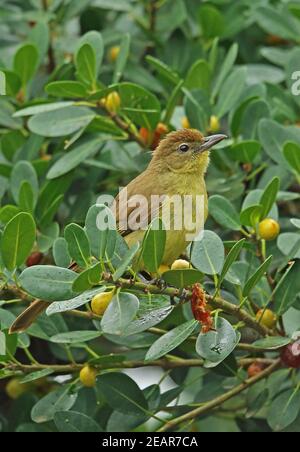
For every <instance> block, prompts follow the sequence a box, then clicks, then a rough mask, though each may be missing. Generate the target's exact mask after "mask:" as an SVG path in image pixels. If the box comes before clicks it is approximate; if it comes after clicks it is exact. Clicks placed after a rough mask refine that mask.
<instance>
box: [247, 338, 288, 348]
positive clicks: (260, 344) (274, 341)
mask: <svg viewBox="0 0 300 452" xmlns="http://www.w3.org/2000/svg"><path fill="white" fill-rule="evenodd" d="M290 343H291V339H290V338H288V337H280V336H270V337H265V338H263V339H259V340H258V341H255V342H254V343H253V344H252V346H253V347H256V348H258V349H261V348H263V349H266V350H278V349H280V348H283V347H285V346H286V345H288V344H290Z"/></svg>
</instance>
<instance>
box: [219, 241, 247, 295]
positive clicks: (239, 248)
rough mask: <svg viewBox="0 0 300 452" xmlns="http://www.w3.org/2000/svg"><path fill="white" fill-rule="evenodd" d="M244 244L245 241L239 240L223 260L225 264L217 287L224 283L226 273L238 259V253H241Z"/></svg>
mask: <svg viewBox="0 0 300 452" xmlns="http://www.w3.org/2000/svg"><path fill="white" fill-rule="evenodd" d="M244 244H245V239H242V240H240V241H239V242H237V243H236V244H235V245H234V246H233V247H232V248H231V250H230V252H229V253H228V256H227V257H226V260H225V263H224V266H223V270H222V273H221V275H220V279H219V287H221V284H222V282H223V281H224V279H225V277H226V275H227V273H228V271H229V270H230V267H231V266H232V264H233V263H234V262H235V261H236V260H237V258H238V257H239V255H240V252H241V251H242V249H243V246H244Z"/></svg>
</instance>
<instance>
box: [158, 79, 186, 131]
mask: <svg viewBox="0 0 300 452" xmlns="http://www.w3.org/2000/svg"><path fill="white" fill-rule="evenodd" d="M183 85H184V80H180V82H179V83H178V84H177V85H176V86H175V88H174V89H173V92H172V94H171V96H170V98H169V100H168V104H167V107H166V112H165V114H164V119H163V123H164V124H170V122H171V120H172V117H173V114H174V111H175V109H176V107H177V105H178V101H179V98H180V97H181V95H182V94H181V93H182V87H183Z"/></svg>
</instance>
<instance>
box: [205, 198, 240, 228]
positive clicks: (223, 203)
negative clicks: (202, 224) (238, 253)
mask: <svg viewBox="0 0 300 452" xmlns="http://www.w3.org/2000/svg"><path fill="white" fill-rule="evenodd" d="M209 212H210V214H211V215H212V217H213V218H214V220H215V221H216V222H217V223H219V224H220V225H221V226H224V227H225V228H227V229H231V230H233V231H239V230H240V229H241V223H240V218H239V214H238V212H237V211H236V209H235V207H234V205H233V204H232V203H231V202H230V201H228V199H226V198H224V197H223V196H219V195H215V196H212V197H211V198H210V199H209Z"/></svg>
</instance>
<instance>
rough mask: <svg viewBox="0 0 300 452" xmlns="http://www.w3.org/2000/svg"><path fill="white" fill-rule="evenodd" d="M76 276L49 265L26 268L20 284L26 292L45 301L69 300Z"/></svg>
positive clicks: (73, 273)
mask: <svg viewBox="0 0 300 452" xmlns="http://www.w3.org/2000/svg"><path fill="white" fill-rule="evenodd" d="M76 277H77V274H76V273H75V272H73V271H71V270H68V269H66V268H60V267H52V266H50V265H37V266H35V267H29V268H26V270H24V271H23V273H22V274H21V276H20V280H19V281H20V284H21V286H22V287H23V289H24V290H26V292H28V293H29V294H30V295H32V296H33V297H35V298H41V299H42V300H45V301H61V300H67V299H71V298H72V297H73V296H74V293H73V291H72V285H73V281H74V280H75V278H76Z"/></svg>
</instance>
